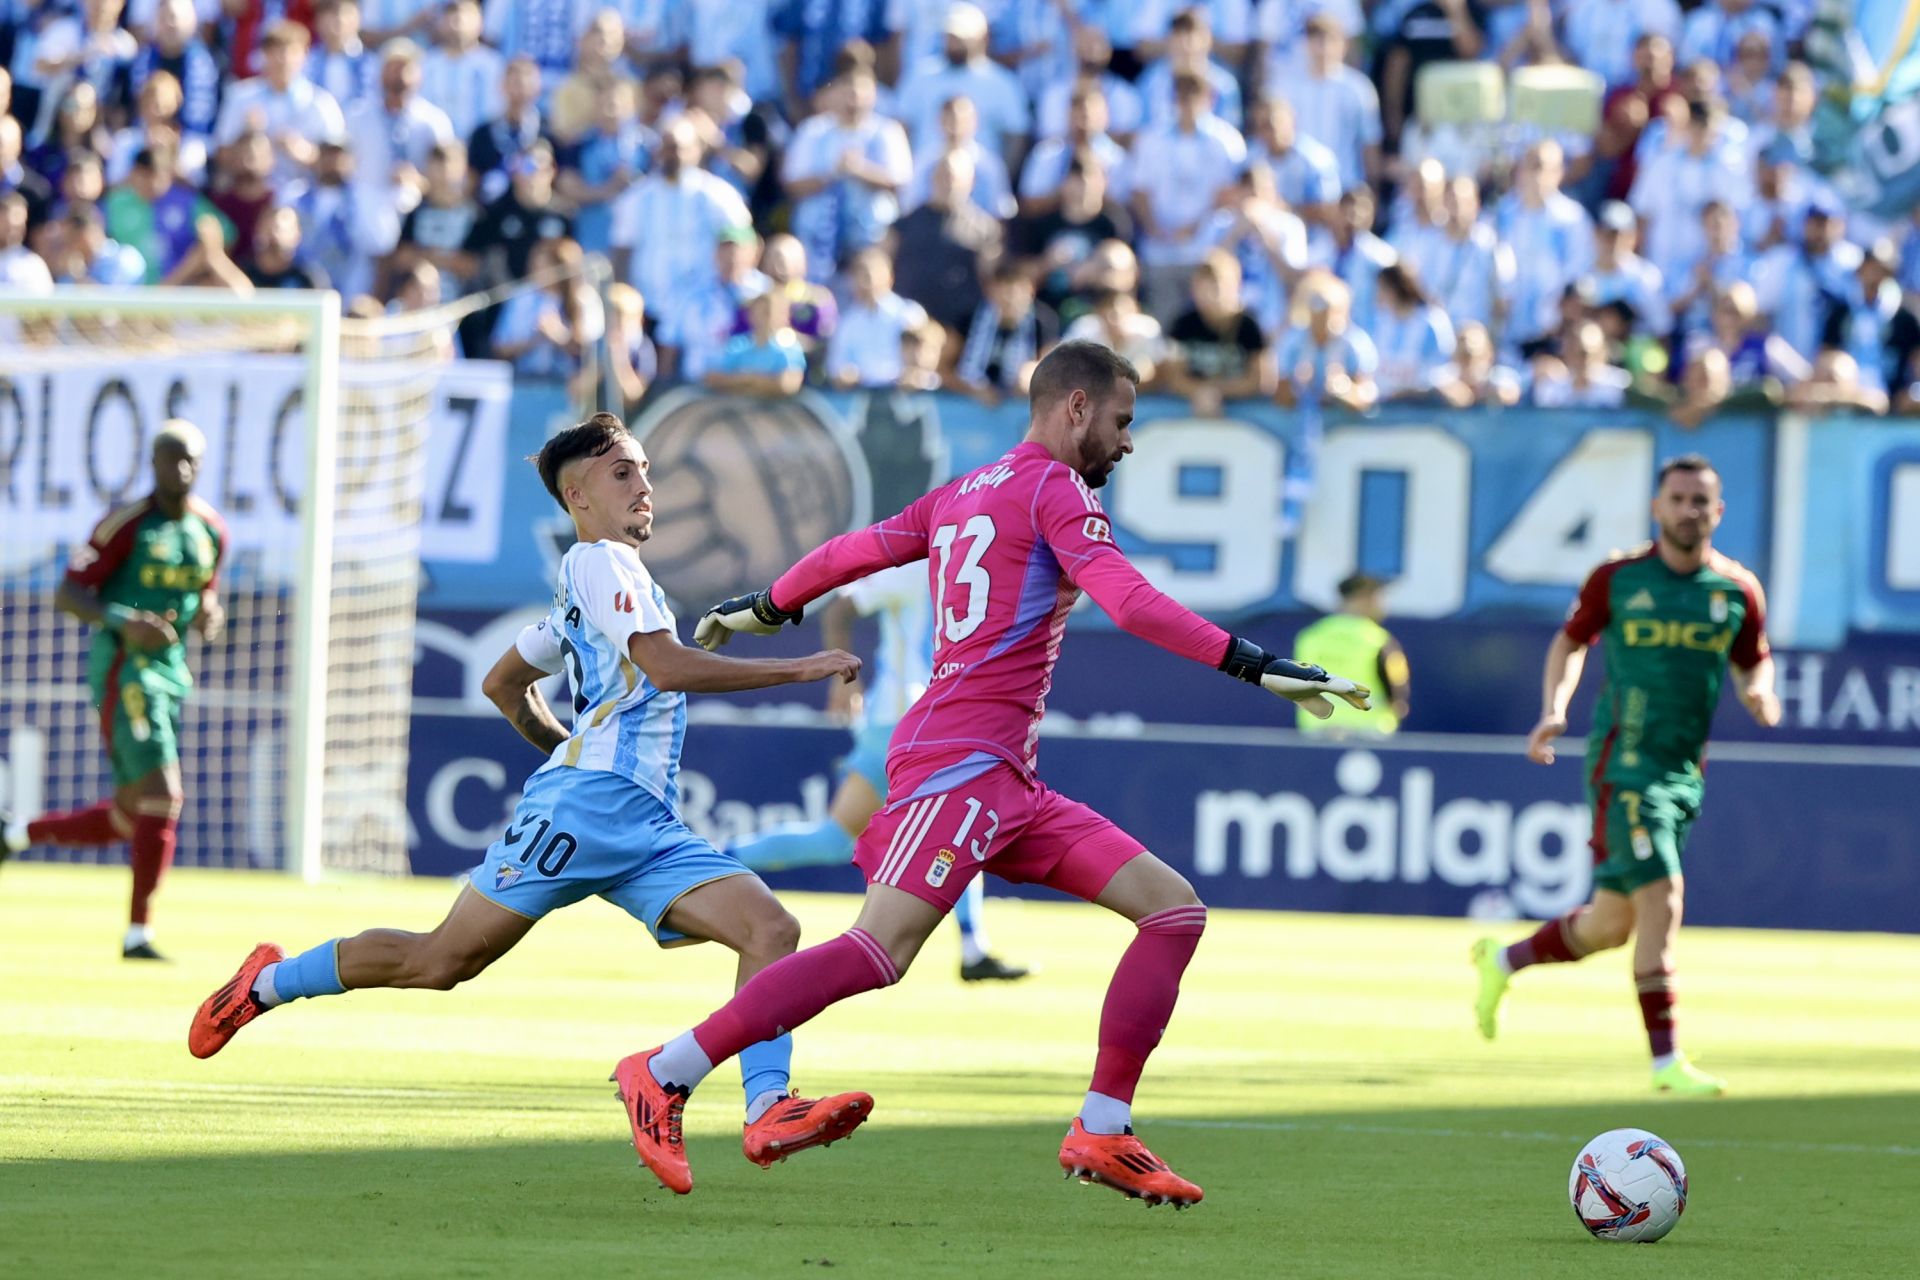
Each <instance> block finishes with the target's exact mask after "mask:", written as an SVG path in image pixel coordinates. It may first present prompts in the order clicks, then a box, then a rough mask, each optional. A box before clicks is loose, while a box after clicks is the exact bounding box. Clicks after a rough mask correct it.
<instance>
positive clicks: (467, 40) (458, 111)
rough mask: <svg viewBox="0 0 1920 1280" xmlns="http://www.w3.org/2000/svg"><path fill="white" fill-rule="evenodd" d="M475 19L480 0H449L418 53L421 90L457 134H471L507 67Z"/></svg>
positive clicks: (464, 135) (482, 116)
mask: <svg viewBox="0 0 1920 1280" xmlns="http://www.w3.org/2000/svg"><path fill="white" fill-rule="evenodd" d="M480 24H481V16H480V0H452V3H450V4H448V5H447V6H446V8H445V9H443V10H442V11H441V13H440V22H439V26H438V28H437V29H436V32H435V37H434V42H433V47H432V48H430V49H428V50H427V51H426V52H425V53H424V54H422V55H421V58H420V93H421V95H422V96H423V97H425V98H426V99H427V101H429V102H431V103H433V104H434V105H436V106H438V107H439V108H440V109H441V110H442V111H445V112H446V113H447V120H448V122H449V123H451V124H452V125H453V132H454V135H455V136H456V137H460V138H470V137H472V136H473V131H474V130H475V129H478V128H479V127H480V125H481V124H482V123H483V122H484V121H485V120H486V119H487V116H488V114H489V112H490V110H491V103H492V98H493V95H494V91H495V87H496V86H497V85H499V83H500V78H501V76H502V74H503V73H504V72H505V71H506V65H507V64H506V59H504V58H502V57H501V56H500V51H499V50H498V49H495V48H492V47H491V46H489V45H485V44H482V43H481V41H480ZM629 105H631V100H629Z"/></svg>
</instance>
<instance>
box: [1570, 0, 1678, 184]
mask: <svg viewBox="0 0 1920 1280" xmlns="http://www.w3.org/2000/svg"><path fill="white" fill-rule="evenodd" d="M1642 2H1644V0H1642ZM1585 3H1586V7H1587V8H1588V9H1589V10H1591V11H1593V12H1595V13H1597V14H1600V15H1601V16H1600V18H1598V19H1597V21H1605V17H1606V14H1607V13H1609V12H1610V13H1611V14H1612V16H1613V17H1614V18H1615V19H1616V20H1618V19H1619V18H1622V17H1625V16H1626V15H1624V14H1622V13H1621V12H1620V11H1621V10H1623V9H1630V8H1632V7H1634V6H1635V4H1636V0H1585ZM1656 3H1657V0H1656ZM1673 16H1674V21H1675V23H1676V24H1677V23H1678V21H1679V14H1678V11H1677V10H1676V11H1675V13H1674V15H1673ZM1609 83H1611V80H1610V81H1609ZM1679 100H1680V86H1679V85H1678V84H1677V83H1675V81H1674V78H1673V42H1672V40H1671V39H1670V38H1669V36H1668V35H1667V34H1665V33H1662V32H1660V31H1654V30H1649V31H1647V32H1646V33H1644V34H1642V35H1641V36H1640V37H1639V38H1638V39H1636V40H1635V41H1634V44H1633V79H1632V82H1631V83H1629V84H1621V85H1617V86H1616V87H1614V88H1613V89H1611V90H1610V91H1609V92H1608V94H1607V98H1606V103H1605V105H1604V106H1603V107H1602V109H1601V117H1600V134H1599V136H1598V137H1597V138H1596V139H1595V140H1594V156H1595V160H1596V167H1597V168H1598V170H1599V176H1598V181H1599V183H1600V189H1601V190H1603V191H1604V192H1605V193H1606V194H1607V195H1608V196H1610V197H1612V198H1613V199H1615V200H1623V199H1625V198H1626V195H1627V193H1628V192H1629V191H1631V190H1633V180H1634V176H1635V174H1636V173H1637V172H1638V165H1637V161H1636V159H1635V150H1636V148H1637V147H1638V146H1639V144H1640V139H1641V138H1642V137H1643V136H1645V134H1646V131H1647V126H1648V125H1649V124H1651V123H1652V122H1653V121H1655V120H1657V119H1664V118H1665V116H1666V114H1667V111H1668V110H1669V108H1670V105H1671V104H1673V103H1677V102H1678V101H1679Z"/></svg>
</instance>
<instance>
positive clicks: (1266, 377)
mask: <svg viewBox="0 0 1920 1280" xmlns="http://www.w3.org/2000/svg"><path fill="white" fill-rule="evenodd" d="M1191 291H1192V297H1193V306H1192V307H1191V308H1190V309H1188V310H1186V311H1184V312H1182V313H1181V314H1180V317H1179V318H1178V319H1176V320H1175V321H1174V322H1173V325H1172V327H1171V328H1169V329H1168V330H1167V339H1168V341H1167V353H1166V359H1165V361H1164V363H1163V364H1162V365H1161V367H1160V382H1161V385H1162V386H1163V387H1164V388H1165V390H1167V391H1168V392H1169V393H1171V394H1173V395H1177V396H1185V397H1186V398H1187V404H1188V405H1189V407H1190V408H1191V409H1192V410H1193V413H1194V416H1195V417H1200V418H1211V417H1215V416H1217V415H1218V414H1219V412H1220V407H1221V405H1222V404H1223V403H1224V402H1226V401H1228V400H1239V399H1245V398H1248V397H1252V396H1262V395H1269V394H1271V393H1272V390H1273V369H1274V365H1273V352H1272V350H1271V349H1270V348H1269V347H1268V345H1267V338H1266V335H1265V334H1263V333H1262V332H1261V331H1260V322H1259V321H1258V320H1256V319H1254V317H1253V314H1252V313H1251V312H1249V311H1247V310H1246V309H1245V308H1243V307H1242V306H1241V304H1240V263H1239V262H1238V261H1237V260H1236V259H1235V258H1234V256H1233V255H1232V254H1231V253H1229V252H1227V251H1226V250H1224V249H1215V250H1213V251H1212V252H1211V253H1209V254H1208V255H1207V256H1206V257H1205V258H1204V259H1203V260H1202V261H1201V263H1200V265H1199V266H1197V267H1195V268H1194V269H1193V275H1192V289H1191Z"/></svg>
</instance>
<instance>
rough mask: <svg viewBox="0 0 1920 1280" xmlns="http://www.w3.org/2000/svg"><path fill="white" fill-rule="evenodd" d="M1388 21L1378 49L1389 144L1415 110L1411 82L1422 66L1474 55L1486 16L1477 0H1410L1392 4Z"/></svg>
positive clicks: (1481, 44) (1482, 41)
mask: <svg viewBox="0 0 1920 1280" xmlns="http://www.w3.org/2000/svg"><path fill="white" fill-rule="evenodd" d="M1392 8H1393V12H1396V13H1398V15H1399V20H1398V22H1395V23H1393V24H1392V25H1391V29H1390V30H1389V32H1388V33H1387V37H1386V43H1385V46H1384V48H1383V49H1382V51H1381V53H1380V55H1379V62H1378V63H1377V65H1378V67H1379V71H1378V75H1379V77H1380V123H1381V132H1382V136H1383V138H1384V140H1385V143H1386V146H1387V148H1388V149H1389V150H1396V149H1398V147H1399V145H1400V131H1401V128H1402V126H1404V125H1405V124H1406V122H1407V120H1408V119H1409V118H1410V117H1411V116H1412V115H1413V86H1414V81H1415V80H1416V79H1417V78H1418V76H1419V74H1420V70H1421V68H1423V67H1425V66H1427V65H1429V64H1430V63H1435V62H1448V61H1467V62H1472V61H1475V60H1477V59H1478V58H1479V57H1480V56H1481V54H1482V53H1483V52H1484V51H1485V49H1486V37H1485V35H1484V33H1483V32H1482V30H1481V28H1482V24H1483V23H1484V22H1485V18H1484V16H1483V14H1482V12H1481V11H1480V10H1479V7H1478V5H1477V3H1476V0H1412V3H1410V4H1400V5H1395V6H1393V7H1392Z"/></svg>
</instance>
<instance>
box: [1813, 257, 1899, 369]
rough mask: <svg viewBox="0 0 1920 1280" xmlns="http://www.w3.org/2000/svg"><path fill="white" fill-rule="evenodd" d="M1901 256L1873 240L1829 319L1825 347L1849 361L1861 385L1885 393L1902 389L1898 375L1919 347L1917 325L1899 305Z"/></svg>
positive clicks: (1824, 336)
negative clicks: (1838, 308) (1843, 354)
mask: <svg viewBox="0 0 1920 1280" xmlns="http://www.w3.org/2000/svg"><path fill="white" fill-rule="evenodd" d="M1899 271H1900V256H1899V253H1898V252H1897V251H1896V250H1895V249H1894V247H1893V242H1892V241H1891V240H1876V241H1874V242H1873V243H1872V244H1871V245H1869V246H1867V248H1866V250H1865V252H1864V253H1863V255H1862V256H1861V259H1860V266H1859V269H1858V270H1856V271H1855V272H1854V278H1853V287H1852V288H1851V289H1849V290H1848V292H1847V295H1846V297H1845V298H1844V299H1843V300H1842V301H1843V305H1844V310H1843V311H1841V312H1840V313H1839V314H1838V315H1836V316H1835V317H1834V318H1833V319H1832V320H1830V321H1829V323H1828V326H1827V332H1826V334H1824V335H1823V339H1824V341H1825V344H1826V345H1827V346H1830V347H1839V348H1840V349H1842V350H1844V351H1845V352H1846V353H1847V354H1848V355H1850V356H1852V357H1853V360H1854V364H1855V365H1856V366H1857V367H1858V369H1859V377H1860V385H1861V386H1862V387H1864V388H1866V389H1867V390H1868V391H1869V392H1875V391H1877V392H1881V393H1885V392H1887V391H1888V390H1889V389H1890V388H1893V387H1897V386H1899V385H1901V379H1900V371H1901V370H1902V369H1904V368H1906V367H1907V365H1908V362H1909V359H1910V357H1911V355H1912V353H1913V351H1914V350H1915V349H1916V348H1917V347H1920V322H1917V321H1916V320H1915V318H1914V315H1913V313H1912V312H1910V311H1904V310H1902V309H1901V306H1900V283H1899V279H1898V277H1899Z"/></svg>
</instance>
